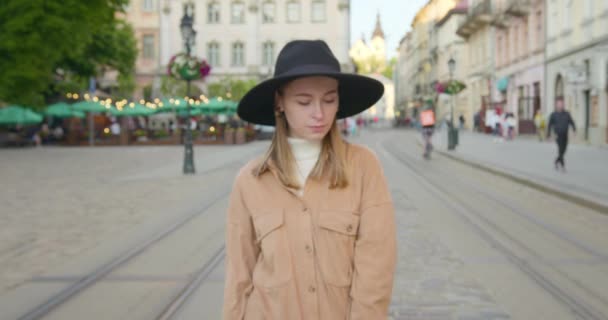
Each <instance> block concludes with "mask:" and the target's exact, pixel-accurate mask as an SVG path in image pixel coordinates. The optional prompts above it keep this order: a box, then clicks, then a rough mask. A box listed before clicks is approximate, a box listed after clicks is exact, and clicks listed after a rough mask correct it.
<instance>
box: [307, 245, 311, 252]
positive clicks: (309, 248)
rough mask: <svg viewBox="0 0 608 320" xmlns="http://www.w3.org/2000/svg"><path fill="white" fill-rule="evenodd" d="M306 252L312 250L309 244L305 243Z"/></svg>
mask: <svg viewBox="0 0 608 320" xmlns="http://www.w3.org/2000/svg"><path fill="white" fill-rule="evenodd" d="M306 252H308V253H311V252H312V248H311V247H310V246H309V245H306Z"/></svg>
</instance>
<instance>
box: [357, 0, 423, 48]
mask: <svg viewBox="0 0 608 320" xmlns="http://www.w3.org/2000/svg"><path fill="white" fill-rule="evenodd" d="M427 2H428V0H351V21H350V41H351V45H352V44H354V43H355V41H357V40H358V39H360V38H361V34H364V35H365V40H366V41H368V42H369V40H370V37H371V36H372V33H373V32H374V27H375V26H376V14H377V13H378V12H380V22H381V23H382V30H384V37H385V40H386V51H387V55H388V57H389V58H390V57H393V56H395V55H396V53H395V51H396V50H397V47H398V46H399V40H401V38H402V37H403V36H404V35H405V33H406V32H408V31H409V30H411V24H412V19H414V16H415V15H416V13H417V12H418V10H420V9H421V8H422V7H423V6H424V5H425V4H426V3H427Z"/></svg>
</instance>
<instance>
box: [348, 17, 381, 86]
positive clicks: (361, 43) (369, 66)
mask: <svg viewBox="0 0 608 320" xmlns="http://www.w3.org/2000/svg"><path fill="white" fill-rule="evenodd" d="M349 55H350V57H351V58H352V59H353V61H354V62H355V64H356V66H357V69H358V70H357V72H358V73H361V74H371V73H382V72H384V70H385V69H386V66H387V63H386V41H385V39H384V31H383V30H382V24H381V22H380V14H378V15H377V16H376V27H375V28H374V32H373V33H372V36H371V40H370V43H369V44H368V43H367V41H366V40H365V36H364V35H362V36H361V39H359V40H357V41H356V42H355V43H354V44H353V46H352V48H351V49H350V51H349Z"/></svg>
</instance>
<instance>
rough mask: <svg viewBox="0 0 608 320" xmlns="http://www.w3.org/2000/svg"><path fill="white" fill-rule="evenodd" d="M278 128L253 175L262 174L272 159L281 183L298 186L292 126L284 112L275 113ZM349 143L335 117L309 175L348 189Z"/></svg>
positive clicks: (267, 168)
mask: <svg viewBox="0 0 608 320" xmlns="http://www.w3.org/2000/svg"><path fill="white" fill-rule="evenodd" d="M275 124H276V125H275V127H276V130H275V132H274V135H273V137H272V142H271V143H270V148H268V151H266V154H265V155H264V157H263V158H262V162H261V163H260V164H259V165H258V166H257V167H255V168H254V169H253V175H254V176H256V177H259V176H260V175H262V174H263V173H265V172H266V171H269V170H270V161H272V162H273V164H274V167H275V168H276V171H277V176H278V178H279V180H280V181H281V183H282V184H283V185H284V186H286V187H288V188H294V189H299V188H300V187H303V186H300V184H299V183H298V178H297V171H296V170H297V169H296V165H297V164H296V160H295V157H294V155H293V153H292V151H291V146H290V145H289V142H288V141H287V136H288V131H289V127H288V124H287V119H286V118H285V115H284V114H283V113H282V112H276V113H275ZM347 149H348V143H347V142H346V141H344V139H342V135H341V134H340V130H339V128H338V125H337V122H336V120H334V123H333V124H332V126H331V129H330V130H329V132H328V133H327V134H326V135H325V137H323V140H322V142H321V153H320V154H319V159H318V160H317V163H316V164H315V166H314V168H313V169H312V171H311V173H310V177H311V178H313V179H317V180H322V179H324V178H327V179H329V187H330V188H332V189H334V188H345V187H346V186H348V177H347V172H348V170H347V167H346V166H347V163H346V153H347Z"/></svg>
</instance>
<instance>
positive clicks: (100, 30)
mask: <svg viewBox="0 0 608 320" xmlns="http://www.w3.org/2000/svg"><path fill="white" fill-rule="evenodd" d="M127 3H128V0H88V1H81V0H63V1H46V0H29V1H21V0H3V1H2V5H1V6H0V30H2V32H0V70H2V72H1V73H0V100H3V101H6V102H10V103H18V104H24V105H34V106H41V105H44V104H45V102H46V100H47V99H49V97H52V96H54V95H57V94H62V93H63V92H64V91H63V92H62V91H61V90H63V89H65V88H72V89H80V90H82V89H84V88H86V85H87V78H88V77H90V76H98V75H101V74H102V73H103V72H104V70H107V69H116V70H118V71H119V73H120V75H121V76H122V77H128V76H129V75H131V76H132V74H133V70H134V61H135V57H136V55H137V49H136V45H135V39H134V37H133V30H132V28H131V27H130V26H129V25H128V24H127V23H125V22H124V21H123V20H121V19H119V18H117V16H116V12H120V11H122V7H123V5H125V4H127ZM123 82H124V81H123ZM127 82H128V81H127ZM74 91H76V90H74Z"/></svg>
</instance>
